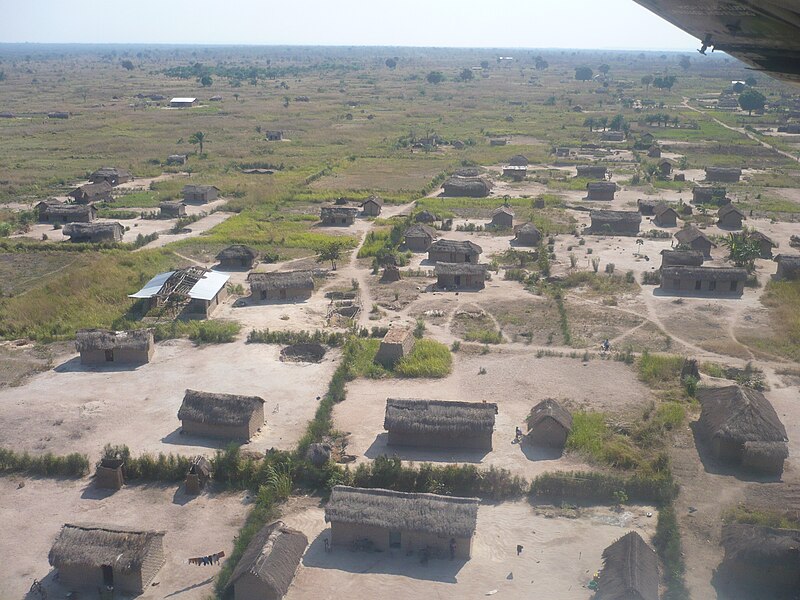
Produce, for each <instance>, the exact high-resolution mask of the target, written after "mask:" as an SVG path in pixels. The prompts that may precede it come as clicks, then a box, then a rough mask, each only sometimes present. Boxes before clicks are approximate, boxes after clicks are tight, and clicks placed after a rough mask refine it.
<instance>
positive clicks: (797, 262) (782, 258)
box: [775, 254, 800, 279]
mask: <svg viewBox="0 0 800 600" xmlns="http://www.w3.org/2000/svg"><path fill="white" fill-rule="evenodd" d="M775 262H777V263H778V270H777V271H776V272H775V279H800V254H778V256H776V257H775Z"/></svg>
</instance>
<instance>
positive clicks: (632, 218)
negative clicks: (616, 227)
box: [589, 210, 642, 225]
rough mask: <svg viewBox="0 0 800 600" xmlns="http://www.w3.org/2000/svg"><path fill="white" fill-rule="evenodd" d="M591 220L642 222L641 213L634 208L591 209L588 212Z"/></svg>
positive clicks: (602, 221)
mask: <svg viewBox="0 0 800 600" xmlns="http://www.w3.org/2000/svg"><path fill="white" fill-rule="evenodd" d="M589 216H590V217H591V219H592V222H593V223H594V222H600V223H630V224H634V223H635V224H637V225H638V224H639V223H641V222H642V215H641V214H640V213H639V211H635V210H592V211H590V212H589Z"/></svg>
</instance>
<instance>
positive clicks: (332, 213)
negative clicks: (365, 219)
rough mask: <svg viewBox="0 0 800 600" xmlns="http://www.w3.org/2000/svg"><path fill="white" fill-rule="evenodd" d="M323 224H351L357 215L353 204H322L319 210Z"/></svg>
mask: <svg viewBox="0 0 800 600" xmlns="http://www.w3.org/2000/svg"><path fill="white" fill-rule="evenodd" d="M319 216H320V219H321V220H322V223H323V225H352V224H353V223H355V220H356V217H357V216H358V209H357V208H356V207H355V206H323V207H322V208H320V210H319Z"/></svg>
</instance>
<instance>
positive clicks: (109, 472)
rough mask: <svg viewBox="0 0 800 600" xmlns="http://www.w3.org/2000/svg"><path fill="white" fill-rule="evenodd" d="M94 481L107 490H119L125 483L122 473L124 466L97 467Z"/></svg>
mask: <svg viewBox="0 0 800 600" xmlns="http://www.w3.org/2000/svg"><path fill="white" fill-rule="evenodd" d="M94 483H95V485H96V486H97V487H99V488H102V489H105V490H118V489H120V488H121V487H122V485H123V483H125V479H124V477H123V475H122V467H118V468H116V469H112V468H110V467H97V471H96V472H95V476H94Z"/></svg>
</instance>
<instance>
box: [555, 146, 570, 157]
mask: <svg viewBox="0 0 800 600" xmlns="http://www.w3.org/2000/svg"><path fill="white" fill-rule="evenodd" d="M569 155H570V149H569V148H566V147H564V146H561V147H558V148H556V156H557V157H558V158H569Z"/></svg>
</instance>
